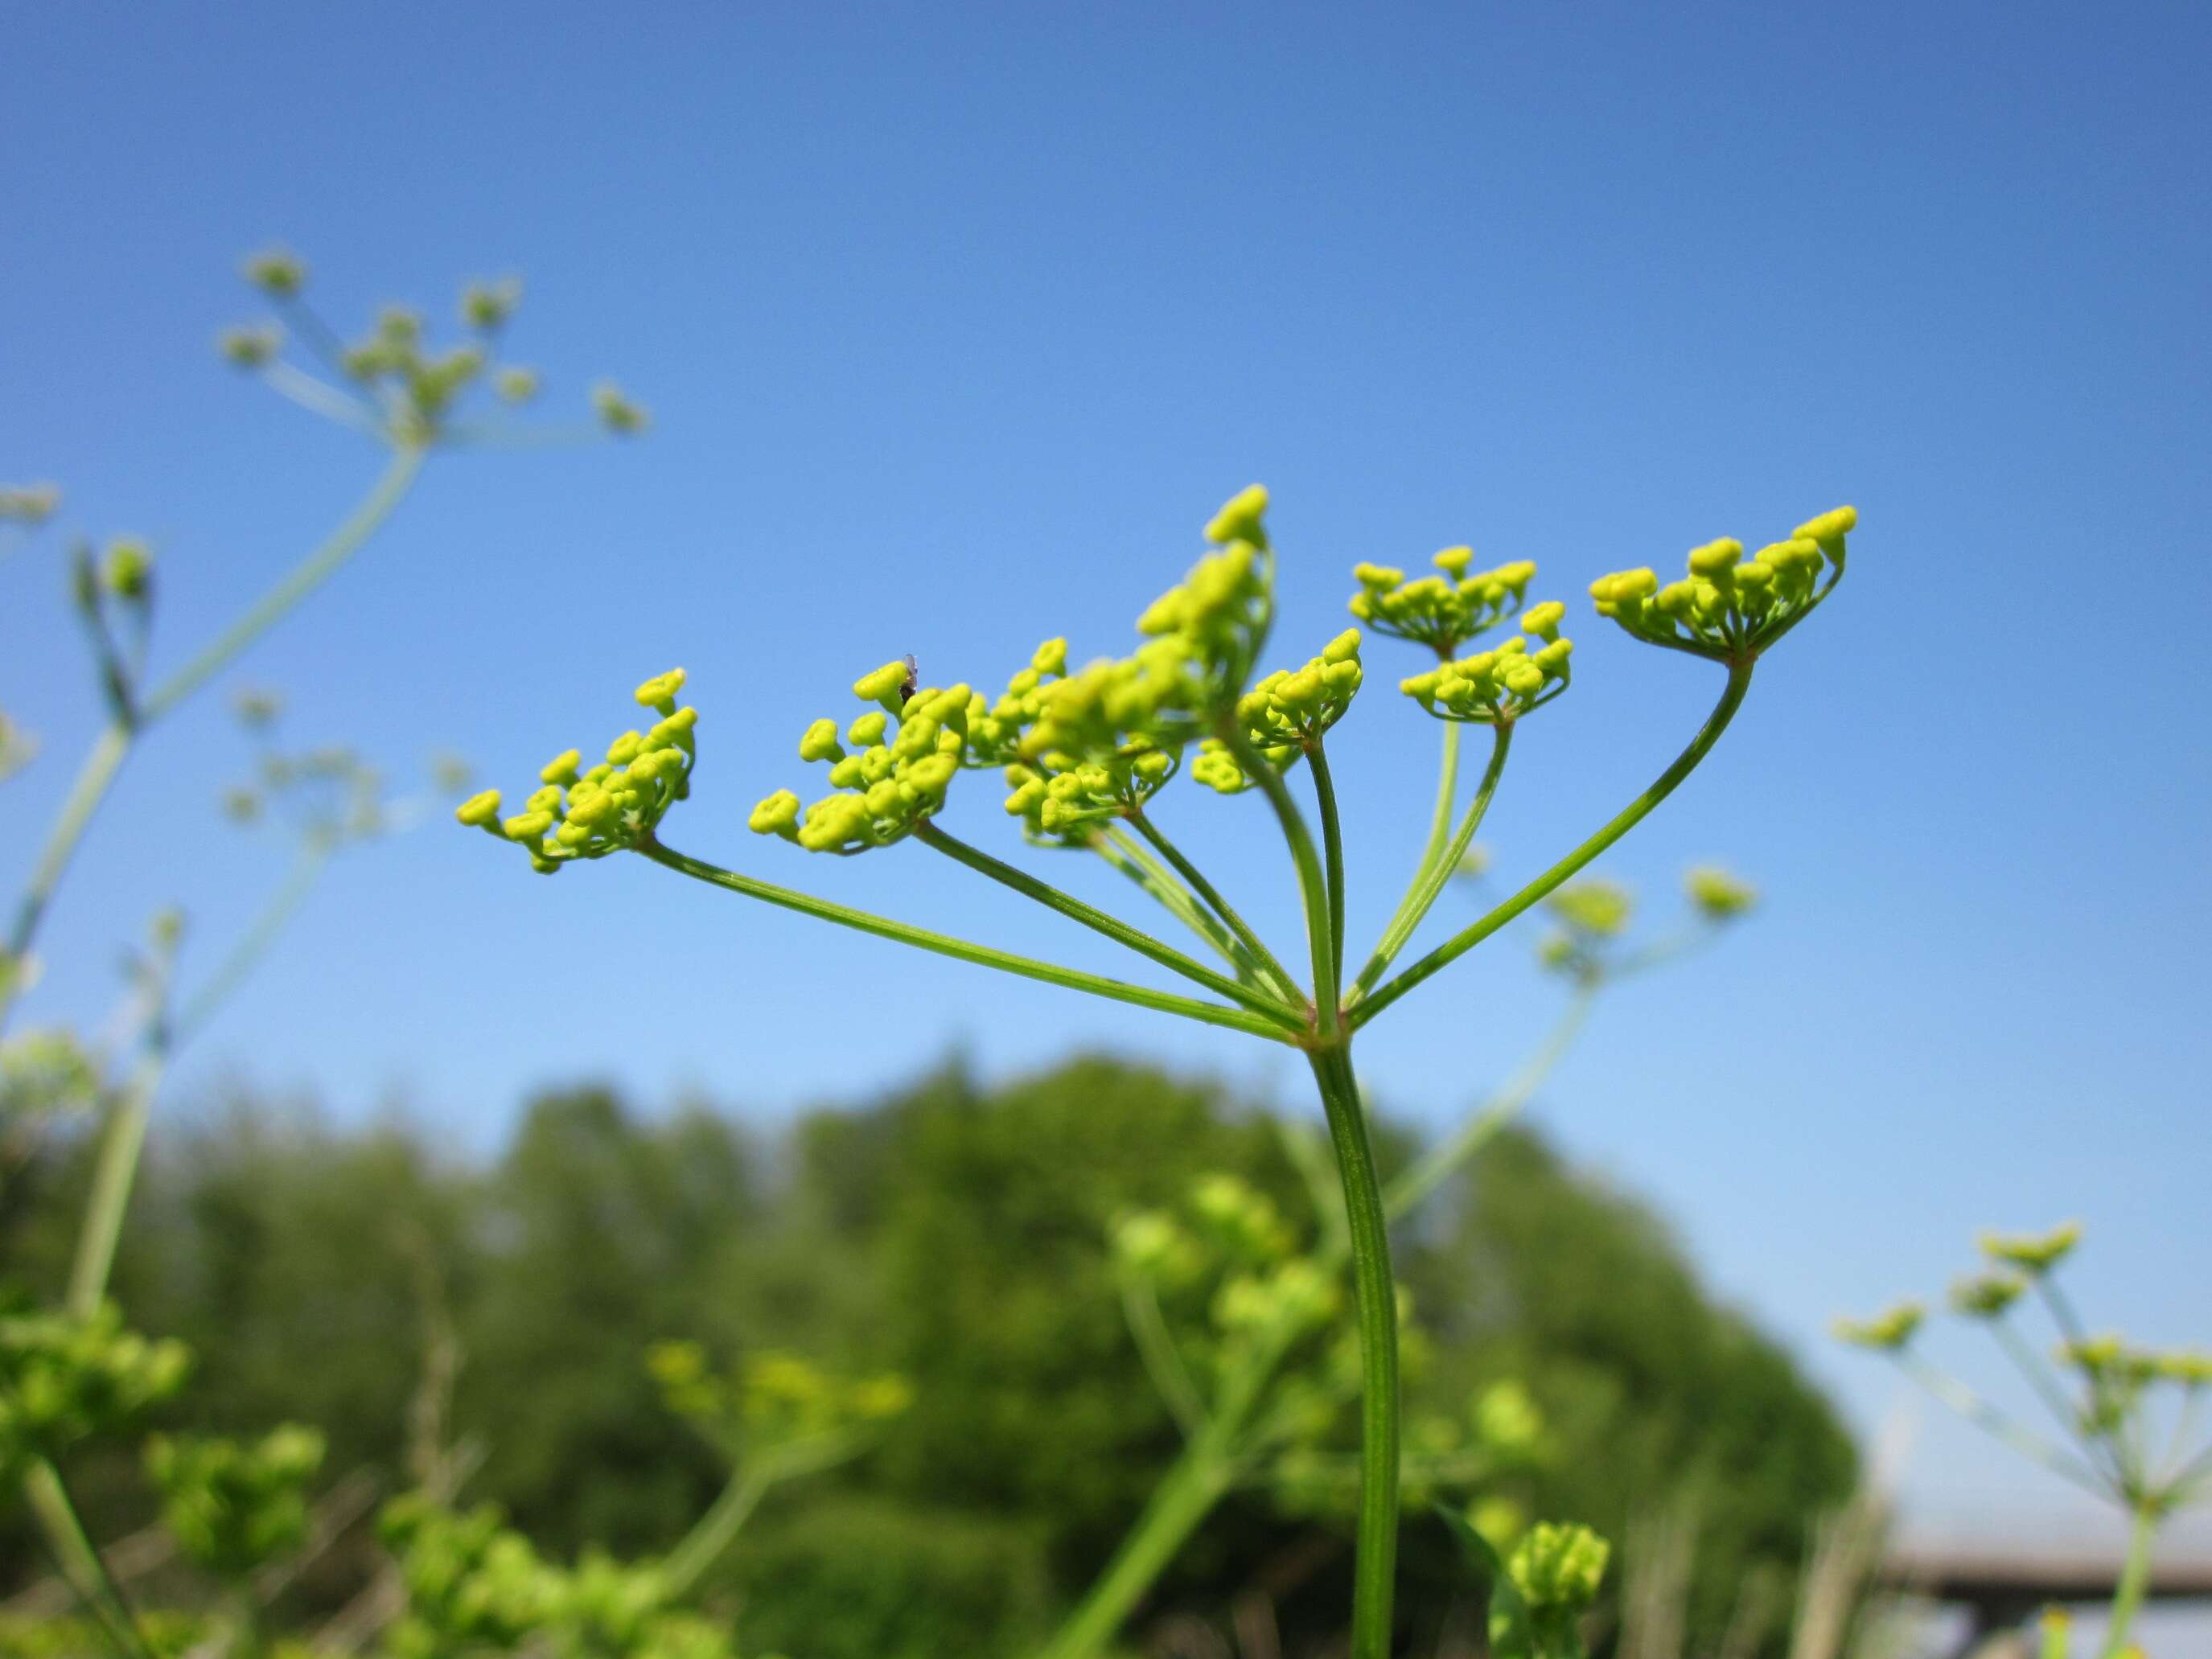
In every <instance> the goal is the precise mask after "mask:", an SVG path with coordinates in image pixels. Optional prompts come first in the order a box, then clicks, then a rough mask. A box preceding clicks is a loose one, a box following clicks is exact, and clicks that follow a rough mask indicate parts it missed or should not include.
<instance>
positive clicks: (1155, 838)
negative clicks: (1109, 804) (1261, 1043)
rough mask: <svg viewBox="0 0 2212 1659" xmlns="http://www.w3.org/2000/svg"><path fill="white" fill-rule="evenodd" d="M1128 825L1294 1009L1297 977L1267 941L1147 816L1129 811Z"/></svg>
mask: <svg viewBox="0 0 2212 1659" xmlns="http://www.w3.org/2000/svg"><path fill="white" fill-rule="evenodd" d="M1129 822H1130V823H1133V824H1134V825H1135V826H1136V829H1137V833H1138V834H1139V835H1140V836H1143V837H1144V838H1145V839H1146V841H1147V842H1151V843H1152V850H1153V851H1154V852H1156V853H1158V854H1159V855H1160V856H1161V857H1162V858H1164V859H1165V860H1167V861H1168V863H1169V865H1170V866H1172V867H1173V869H1174V870H1175V872H1176V874H1177V875H1179V876H1181V877H1182V878H1183V879H1184V880H1185V881H1187V882H1188V883H1189V884H1190V890H1191V891H1192V892H1194V893H1195V894H1197V895H1198V896H1199V897H1200V899H1202V900H1203V901H1205V902H1206V904H1207V906H1209V907H1210V908H1212V911H1213V913H1214V915H1218V916H1219V917H1220V918H1221V920H1222V922H1223V924H1224V925H1225V926H1226V927H1228V929H1229V931H1230V932H1231V933H1234V934H1236V935H1237V939H1240V940H1241V941H1243V945H1244V948H1245V949H1246V950H1248V951H1250V952H1251V953H1252V957H1253V959H1254V960H1255V962H1257V963H1259V964H1260V966H1261V969H1262V970H1263V971H1264V972H1265V973H1266V974H1267V977H1268V978H1270V979H1272V980H1273V981H1274V982H1275V986H1276V987H1277V988H1278V989H1279V990H1280V991H1281V992H1282V994H1283V996H1284V998H1285V1000H1286V1001H1289V1002H1291V1003H1292V1004H1293V1005H1294V1006H1295V1004H1296V1002H1297V999H1298V998H1300V997H1301V996H1303V995H1304V993H1303V992H1302V991H1300V990H1299V989H1298V981H1297V975H1294V974H1293V973H1291V970H1290V969H1287V968H1285V967H1284V966H1283V964H1282V963H1280V962H1279V961H1277V960H1276V958H1275V953H1274V952H1273V951H1270V950H1269V949H1268V948H1267V942H1266V941H1265V940H1264V939H1261V937H1260V936H1259V934H1257V933H1254V932H1253V931H1252V928H1251V926H1250V924H1249V923H1248V922H1247V921H1245V920H1244V918H1243V916H1241V915H1237V908H1236V907H1235V906H1234V905H1232V904H1231V903H1230V902H1229V901H1228V900H1227V899H1225V898H1224V897H1222V896H1221V894H1220V892H1219V890H1218V889H1216V888H1215V886H1214V884H1212V882H1210V881H1208V880H1207V879H1206V876H1205V873H1204V872H1202V871H1200V869H1199V867H1198V866H1196V865H1194V864H1193V863H1192V862H1191V861H1190V860H1188V859H1187V858H1185V857H1184V856H1183V854H1182V848H1179V847H1177V846H1176V844H1175V843H1174V842H1171V841H1170V840H1169V839H1168V838H1167V834H1166V832H1165V831H1164V830H1163V829H1161V828H1160V827H1159V825H1158V824H1157V823H1153V822H1152V818H1151V817H1150V815H1148V814H1146V813H1144V812H1132V813H1131V814H1130V815H1129Z"/></svg>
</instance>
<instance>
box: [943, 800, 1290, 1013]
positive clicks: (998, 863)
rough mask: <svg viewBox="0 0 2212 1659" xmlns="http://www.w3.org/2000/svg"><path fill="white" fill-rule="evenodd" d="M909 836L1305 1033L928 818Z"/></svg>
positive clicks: (1176, 954) (1269, 1000)
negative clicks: (941, 827)
mask: <svg viewBox="0 0 2212 1659" xmlns="http://www.w3.org/2000/svg"><path fill="white" fill-rule="evenodd" d="M914 835H915V840H916V841H919V842H921V844H922V845H923V846H925V847H931V848H935V849H936V850H937V851H939V852H940V853H942V854H945V856H946V857H947V858H950V859H952V860H957V862H959V863H961V864H964V865H966V866H968V868H969V869H970V870H973V871H975V872H976V873H978V874H979V875H984V876H988V877H989V878H991V879H992V880H993V881H995V882H997V883H998V884H1000V886H1002V887H1008V888H1011V889H1012V890H1014V891H1015V892H1017V893H1019V894H1020V895H1021V896H1023V897H1024V898H1030V899H1035V900H1036V902H1038V903H1039V904H1042V905H1043V906H1044V907H1045V908H1047V909H1048V910H1056V911H1058V912H1059V913H1060V915H1063V916H1066V918H1067V919H1068V920H1069V921H1074V922H1079V923H1080V924H1082V925H1083V926H1084V927H1088V928H1089V929H1091V932H1092V933H1098V934H1101V935H1103V937H1105V938H1107V939H1112V940H1113V941H1114V942H1115V944H1116V945H1125V946H1127V948H1128V949H1130V950H1132V951H1135V952H1136V953H1137V954H1138V955H1139V956H1140V957H1145V958H1146V960H1147V961H1151V962H1157V963H1159V964H1160V966H1161V967H1163V968H1166V969H1170V970H1172V971H1173V972H1175V973H1178V974H1181V975H1182V976H1183V977H1184V978H1185V979H1187V980H1189V981H1191V982H1192V983H1193V984H1195V985H1202V986H1204V987H1206V989H1207V990H1209V991H1212V993H1213V994H1215V995H1217V996H1224V997H1226V998H1228V999H1229V1000H1231V1002H1234V1003H1237V1004H1239V1005H1241V1006H1243V1007H1246V1008H1249V1009H1250V1010H1251V1011H1252V1012H1254V1013H1255V1014H1258V1015H1259V1016H1261V1018H1263V1019H1268V1020H1272V1021H1273V1022H1275V1023H1276V1024H1279V1025H1280V1026H1282V1028H1283V1029H1284V1030H1286V1031H1298V1030H1304V1028H1305V1022H1304V1020H1302V1019H1300V1018H1298V1017H1297V1015H1296V1014H1294V1013H1292V1012H1291V1011H1290V1010H1289V1009H1288V1008H1285V1006H1283V1005H1282V1004H1281V1003H1280V1002H1279V1001H1277V1000H1275V999H1274V998H1273V997H1271V996H1269V995H1267V994H1266V993H1265V992H1263V991H1255V990H1253V989H1252V988H1251V987H1249V986H1246V985H1242V984H1239V983H1238V982H1237V981H1235V980H1233V979H1231V978H1229V977H1228V976H1227V975H1224V974H1217V973H1215V972H1214V971H1213V969H1211V968H1208V967H1206V966H1205V965H1204V964H1202V963H1197V962H1194V961H1192V960H1191V958H1190V957H1187V956H1185V955H1183V953H1182V951H1178V950H1176V949H1174V948H1173V947H1172V946H1170V945H1163V944H1162V943H1160V941H1159V940H1158V939H1154V938H1153V937H1152V935H1151V934H1150V933H1146V932H1144V931H1143V930H1142V929H1140V928H1136V927H1130V926H1129V925H1128V924H1127V922H1125V921H1121V919H1120V918H1119V917H1116V916H1110V915H1107V914H1106V912H1105V911H1103V910H1100V909H1097V908H1093V907H1092V906H1091V905H1088V904H1085V902H1083V901H1082V900H1081V899H1079V898H1077V897H1075V896H1073V894H1069V893H1063V892H1061V891H1060V889H1059V888H1057V887H1054V886H1053V885H1052V884H1050V883H1049V882H1044V881H1040V880H1038V879H1037V878H1036V877H1035V876H1032V875H1030V873H1029V872H1027V871H1024V870H1018V869H1016V868H1015V867H1014V866H1012V865H1011V864H1007V863H1005V862H1003V861H1002V860H998V859H995V858H993V857H992V856H991V855H990V854H988V853H986V852H985V851H983V850H982V848H980V847H972V846H970V845H969V843H968V842H964V841H962V840H961V839H960V838H959V837H958V836H952V835H948V834H947V833H945V831H944V830H943V829H939V828H938V827H937V825H936V824H934V823H930V822H929V821H928V820H927V819H925V820H923V822H922V823H921V824H920V825H919V826H917V827H916V829H915V832H914Z"/></svg>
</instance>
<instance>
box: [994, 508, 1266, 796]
mask: <svg viewBox="0 0 2212 1659" xmlns="http://www.w3.org/2000/svg"><path fill="white" fill-rule="evenodd" d="M1266 512H1267V491H1266V490H1265V489H1262V488H1261V486H1260V485H1258V484H1253V485H1251V486H1250V487H1249V488H1248V489H1243V490H1242V491H1240V492H1239V493H1238V494H1237V495H1234V496H1232V497H1231V499H1230V500H1229V501H1228V502H1227V503H1226V504H1225V506H1224V507H1222V509H1221V511H1220V512H1218V513H1216V514H1215V515H1214V516H1213V519H1212V521H1211V522H1210V523H1208V524H1207V526H1206V539H1207V540H1208V541H1210V542H1212V543H1213V544H1215V545H1216V546H1217V547H1218V548H1219V549H1220V551H1219V552H1218V553H1212V554H1209V555H1207V556H1206V557H1205V558H1203V559H1200V561H1199V562H1198V563H1196V564H1195V565H1194V566H1193V567H1192V568H1191V570H1190V573H1189V574H1188V575H1187V576H1185V577H1184V579H1183V580H1182V582H1180V583H1179V584H1177V585H1176V586H1174V587H1171V588H1170V589H1169V590H1168V591H1167V592H1164V593H1163V594H1161V595H1160V597H1159V598H1158V599H1155V600H1153V601H1152V604H1151V605H1149V606H1147V607H1146V610H1145V612H1144V614H1143V615H1142V616H1141V617H1139V618H1138V619H1137V631H1138V632H1139V634H1141V635H1145V636H1146V639H1145V642H1144V643H1143V644H1142V645H1140V646H1139V647H1137V649H1136V650H1135V651H1134V652H1133V653H1131V654H1130V655H1128V656H1127V657H1121V658H1115V659H1105V660H1102V661H1099V662H1094V663H1092V664H1091V665H1089V666H1087V667H1085V668H1084V669H1082V670H1080V671H1078V672H1076V673H1073V674H1071V675H1068V676H1066V678H1062V679H1059V680H1056V681H1054V682H1053V684H1051V686H1050V687H1049V688H1048V689H1047V690H1046V692H1045V695H1044V696H1042V698H1040V700H1039V706H1038V708H1037V713H1036V720H1035V723H1034V724H1033V725H1032V726H1030V730H1029V732H1027V734H1026V735H1025V737H1024V740H1023V744H1024V753H1025V754H1027V755H1030V756H1042V755H1045V754H1048V753H1050V752H1053V751H1054V750H1058V751H1061V752H1065V753H1067V754H1071V755H1074V756H1077V757H1080V758H1082V759H1085V760H1094V759H1101V758H1103V757H1107V756H1110V755H1115V754H1118V753H1120V752H1121V751H1122V750H1124V749H1126V748H1127V747H1128V746H1129V745H1130V744H1131V742H1132V741H1133V739H1137V738H1142V739H1144V740H1145V741H1146V743H1147V744H1150V745H1152V746H1153V747H1156V748H1161V749H1168V750H1176V749H1180V748H1181V747H1182V745H1183V744H1187V743H1189V742H1191V741H1193V740H1194V739H1195V738H1200V737H1202V736H1203V735H1205V732H1206V728H1207V727H1208V726H1211V725H1212V722H1213V720H1215V719H1216V718H1217V717H1218V716H1219V715H1220V714H1223V713H1224V712H1225V711H1226V709H1227V707H1228V706H1229V705H1230V703H1231V702H1232V700H1233V699H1234V698H1235V697H1236V696H1237V694H1238V693H1239V692H1240V691H1241V690H1243V687H1244V684H1245V682H1246V680H1247V679H1249V678H1250V675H1251V672H1252V667H1253V665H1254V663H1255V661H1256V660H1257V659H1258V657H1259V653H1260V651H1261V648H1262V647H1263V646H1264V645H1265V644H1266V642H1267V629H1268V626H1269V624H1270V623H1271V622H1272V621H1273V616H1274V573H1275V567H1274V556H1273V553H1272V551H1271V550H1269V547H1268V544H1267V528H1266V526H1265V523H1264V522H1263V520H1264V515H1265V513H1266Z"/></svg>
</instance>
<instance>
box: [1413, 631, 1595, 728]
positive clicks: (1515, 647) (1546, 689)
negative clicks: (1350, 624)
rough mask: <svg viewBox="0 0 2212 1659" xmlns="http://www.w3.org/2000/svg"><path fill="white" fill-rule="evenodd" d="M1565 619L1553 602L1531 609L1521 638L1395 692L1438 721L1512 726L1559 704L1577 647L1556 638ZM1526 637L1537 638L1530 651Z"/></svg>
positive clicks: (1420, 677) (1451, 663) (1419, 677)
mask: <svg viewBox="0 0 2212 1659" xmlns="http://www.w3.org/2000/svg"><path fill="white" fill-rule="evenodd" d="M1566 614H1567V608H1566V606H1565V605H1561V604H1559V601H1557V600H1556V599H1553V600H1547V601H1546V602H1545V603H1544V604H1542V605H1534V606H1532V607H1530V609H1529V610H1528V611H1527V612H1526V613H1525V614H1524V615H1523V616H1522V618H1521V626H1522V629H1524V630H1525V632H1524V633H1522V634H1516V635H1514V636H1513V637H1512V638H1511V639H1509V640H1506V641H1503V642H1501V643H1500V644H1498V646H1497V647H1494V648H1492V649H1491V650H1488V651H1478V652H1476V653H1474V655H1473V656H1471V657H1462V658H1460V659H1456V660H1455V661H1448V662H1443V663H1439V664H1438V665H1437V666H1436V667H1434V668H1431V669H1430V670H1429V671H1427V672H1426V673H1425V674H1415V675H1413V676H1411V677H1410V678H1406V679H1403V680H1401V681H1400V682H1399V683H1398V689H1399V690H1401V691H1403V692H1404V693H1405V694H1406V695H1407V696H1409V697H1411V698H1413V701H1414V702H1418V703H1419V704H1420V705H1421V707H1422V708H1425V709H1427V710H1428V711H1429V713H1430V714H1433V715H1435V716H1436V717H1437V719H1438V720H1462V721H1466V722H1468V723H1470V724H1474V725H1478V726H1508V725H1510V724H1511V723H1512V722H1513V721H1515V720H1518V719H1520V718H1521V716H1522V715H1523V714H1529V713H1532V712H1533V711H1534V710H1536V709H1538V708H1542V707H1543V706H1544V705H1545V704H1546V703H1547V702H1555V701H1557V700H1558V698H1559V696H1560V695H1561V694H1562V693H1563V692H1565V690H1566V689H1567V686H1568V684H1569V682H1570V681H1571V679H1572V678H1573V676H1572V674H1571V671H1570V670H1569V667H1568V659H1569V658H1570V657H1571V656H1572V655H1573V654H1574V649H1575V642H1574V641H1572V640H1570V639H1565V638H1562V637H1561V635H1560V634H1559V624H1560V623H1561V622H1563V621H1564V620H1565V617H1566ZM1528 634H1533V635H1535V636H1536V640H1537V643H1536V645H1535V647H1534V649H1533V650H1532V649H1531V648H1530V646H1529V641H1528V638H1527V637H1526V635H1528Z"/></svg>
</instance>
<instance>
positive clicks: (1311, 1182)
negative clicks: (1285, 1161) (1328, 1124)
mask: <svg viewBox="0 0 2212 1659" xmlns="http://www.w3.org/2000/svg"><path fill="white" fill-rule="evenodd" d="M1273 1117H1274V1122H1275V1138H1276V1139H1278V1140H1279V1141H1280V1142H1281V1143H1282V1146H1283V1152H1284V1155H1285V1157H1287V1158H1289V1159H1290V1160H1291V1164H1293V1165H1294V1166H1295V1167H1296V1168H1297V1172H1298V1174H1299V1175H1300V1176H1302V1177H1303V1178H1304V1181H1305V1183H1306V1193H1307V1195H1308V1196H1309V1197H1310V1198H1311V1199H1312V1200H1313V1206H1314V1216H1315V1218H1316V1220H1317V1221H1318V1223H1319V1224H1320V1226H1321V1230H1322V1248H1321V1249H1320V1251H1319V1252H1318V1253H1317V1254H1319V1255H1321V1256H1322V1258H1323V1259H1324V1260H1326V1261H1329V1262H1332V1263H1334V1262H1336V1261H1341V1260H1343V1258H1344V1253H1345V1252H1346V1250H1348V1249H1351V1248H1352V1241H1351V1239H1350V1238H1349V1237H1347V1236H1346V1231H1345V1220H1344V1202H1343V1200H1342V1198H1341V1196H1340V1194H1339V1192H1338V1184H1337V1175H1336V1166H1335V1165H1334V1164H1333V1163H1331V1162H1330V1160H1329V1152H1328V1139H1327V1138H1326V1137H1324V1136H1321V1135H1317V1134H1315V1133H1311V1132H1310V1131H1309V1130H1308V1128H1307V1127H1306V1126H1305V1125H1304V1124H1303V1123H1299V1122H1296V1121H1292V1120H1291V1119H1290V1118H1288V1117H1285V1116H1283V1115H1280V1114H1279V1113H1278V1114H1273Z"/></svg>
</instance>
